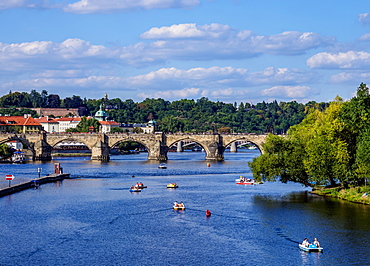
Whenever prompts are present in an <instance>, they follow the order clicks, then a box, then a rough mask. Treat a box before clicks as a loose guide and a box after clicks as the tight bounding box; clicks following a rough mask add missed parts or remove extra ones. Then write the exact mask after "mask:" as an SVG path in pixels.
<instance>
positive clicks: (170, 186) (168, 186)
mask: <svg viewBox="0 0 370 266" xmlns="http://www.w3.org/2000/svg"><path fill="white" fill-rule="evenodd" d="M178 187H179V186H178V185H177V184H176V183H170V184H167V188H178Z"/></svg>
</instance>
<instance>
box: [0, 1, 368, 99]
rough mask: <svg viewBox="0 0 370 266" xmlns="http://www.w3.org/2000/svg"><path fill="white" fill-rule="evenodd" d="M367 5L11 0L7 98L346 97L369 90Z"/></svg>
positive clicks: (4, 4)
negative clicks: (43, 93)
mask: <svg viewBox="0 0 370 266" xmlns="http://www.w3.org/2000/svg"><path fill="white" fill-rule="evenodd" d="M364 2H365V1H363V0H352V1H332V0H324V1H322V0H321V1H317V0H310V1H306V0H302V1H292V0H259V1H252V0H135V1H134V0H109V1H108V0H106V1H104V0H49V1H47V0H2V1H1V3H0V23H1V25H2V26H1V27H0V95H4V94H7V93H8V92H9V91H12V92H14V91H26V92H30V91H31V90H32V89H35V90H37V91H39V92H41V90H47V91H48V93H49V94H59V95H60V96H61V97H63V98H64V97H67V96H72V95H79V96H81V97H82V98H84V97H86V98H95V99H98V98H102V97H103V95H104V94H105V93H107V94H108V95H109V98H116V97H118V98H121V99H123V100H125V99H133V100H134V101H137V102H140V101H142V100H143V99H145V98H163V99H165V100H169V101H174V100H179V99H184V98H187V99H199V98H200V97H207V98H209V99H210V100H212V101H223V102H230V103H234V102H252V103H257V102H262V101H266V102H271V101H273V100H277V101H279V102H280V101H285V102H286V101H292V100H296V101H298V102H302V103H306V102H308V101H317V102H328V101H331V100H333V99H334V98H335V97H336V96H337V95H338V96H340V97H342V98H343V99H345V100H347V99H350V98H351V97H353V96H354V93H355V92H356V89H357V87H358V86H359V84H360V83H361V82H363V83H366V84H370V82H369V79H370V49H369V48H370V7H367V5H365V4H364ZM368 12H369V13H368Z"/></svg>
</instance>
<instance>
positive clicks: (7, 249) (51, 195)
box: [0, 150, 370, 265]
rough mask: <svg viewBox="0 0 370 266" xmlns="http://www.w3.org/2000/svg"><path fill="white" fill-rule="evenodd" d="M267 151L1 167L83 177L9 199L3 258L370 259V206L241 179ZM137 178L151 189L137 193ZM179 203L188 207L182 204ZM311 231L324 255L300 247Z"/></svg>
mask: <svg viewBox="0 0 370 266" xmlns="http://www.w3.org/2000/svg"><path fill="white" fill-rule="evenodd" d="M258 155H259V152H258V151H250V150H248V151H247V150H244V151H242V152H238V153H225V161H224V162H221V163H212V162H211V166H210V167H207V162H206V161H205V160H204V153H201V152H184V153H170V154H169V161H168V163H167V165H168V169H158V162H149V161H147V160H146V157H147V154H145V153H144V154H138V155H127V156H112V158H111V162H109V163H94V162H91V161H90V160H89V158H84V157H75V158H56V159H55V160H54V161H53V162H49V163H36V162H35V163H32V162H30V163H27V164H25V165H0V175H1V176H2V177H1V176H0V177H1V179H2V181H0V182H1V186H6V185H7V183H6V181H5V180H4V179H5V174H14V175H15V177H16V179H17V180H27V179H28V180H29V179H31V178H35V177H37V176H38V173H37V168H42V174H48V173H51V172H52V171H53V163H54V162H60V163H61V164H62V167H63V168H64V172H68V173H71V176H72V177H73V179H70V180H64V181H63V182H59V183H53V184H46V185H42V186H41V187H40V188H39V189H31V190H27V191H23V192H20V193H16V194H13V195H11V196H6V197H3V198H0V212H1V218H0V228H1V230H0V232H1V241H0V246H1V248H0V252H1V254H0V255H1V256H0V265H370V255H369V250H370V207H369V206H365V205H360V204H354V203H349V202H344V201H338V200H335V199H327V198H323V197H318V196H315V195H311V194H309V193H307V191H308V189H307V188H304V187H302V186H300V185H299V184H293V183H289V184H281V183H278V182H276V183H265V184H263V185H256V186H239V185H236V184H235V182H234V180H235V179H236V178H238V177H239V175H245V176H251V173H250V170H249V169H248V166H247V162H248V161H250V160H252V158H253V157H255V156H258ZM132 176H134V177H132ZM137 181H141V182H143V183H144V184H145V185H146V186H148V188H146V189H144V190H143V191H142V192H140V193H130V192H129V191H128V188H129V187H130V186H131V185H133V184H134V183H135V182H137ZM170 182H177V183H178V185H179V188H178V189H175V190H169V189H166V184H167V183H170ZM175 200H177V201H183V202H184V203H185V205H186V207H187V209H186V210H185V211H174V210H172V208H171V207H172V203H173V202H174V201H175ZM206 209H209V210H211V212H212V216H211V217H209V218H207V217H206V216H205V210H206ZM305 237H307V238H309V240H311V241H312V240H313V238H314V237H317V238H318V239H319V241H320V242H321V245H322V246H323V247H324V252H323V253H322V254H317V253H312V254H308V253H305V252H303V251H300V250H299V249H298V243H299V242H301V241H302V240H303V239H304V238H305Z"/></svg>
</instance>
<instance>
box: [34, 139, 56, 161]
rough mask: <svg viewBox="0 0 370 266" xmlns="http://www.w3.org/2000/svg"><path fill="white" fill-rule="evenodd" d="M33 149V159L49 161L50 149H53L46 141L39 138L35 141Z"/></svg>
mask: <svg viewBox="0 0 370 266" xmlns="http://www.w3.org/2000/svg"><path fill="white" fill-rule="evenodd" d="M33 149H34V151H35V153H34V155H33V156H32V160H33V161H51V159H52V158H51V151H52V150H53V147H51V146H50V145H49V144H48V143H47V142H45V141H44V140H39V141H38V142H36V143H35V146H34V147H33Z"/></svg>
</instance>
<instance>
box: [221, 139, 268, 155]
mask: <svg viewBox="0 0 370 266" xmlns="http://www.w3.org/2000/svg"><path fill="white" fill-rule="evenodd" d="M241 140H245V139H236V140H233V141H231V142H229V143H224V147H225V149H226V147H228V146H229V145H231V144H232V143H234V142H238V141H241ZM248 142H250V143H252V144H253V145H255V146H256V147H257V149H258V150H259V151H260V153H262V145H261V144H260V143H258V142H257V141H256V142H253V141H249V140H248Z"/></svg>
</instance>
